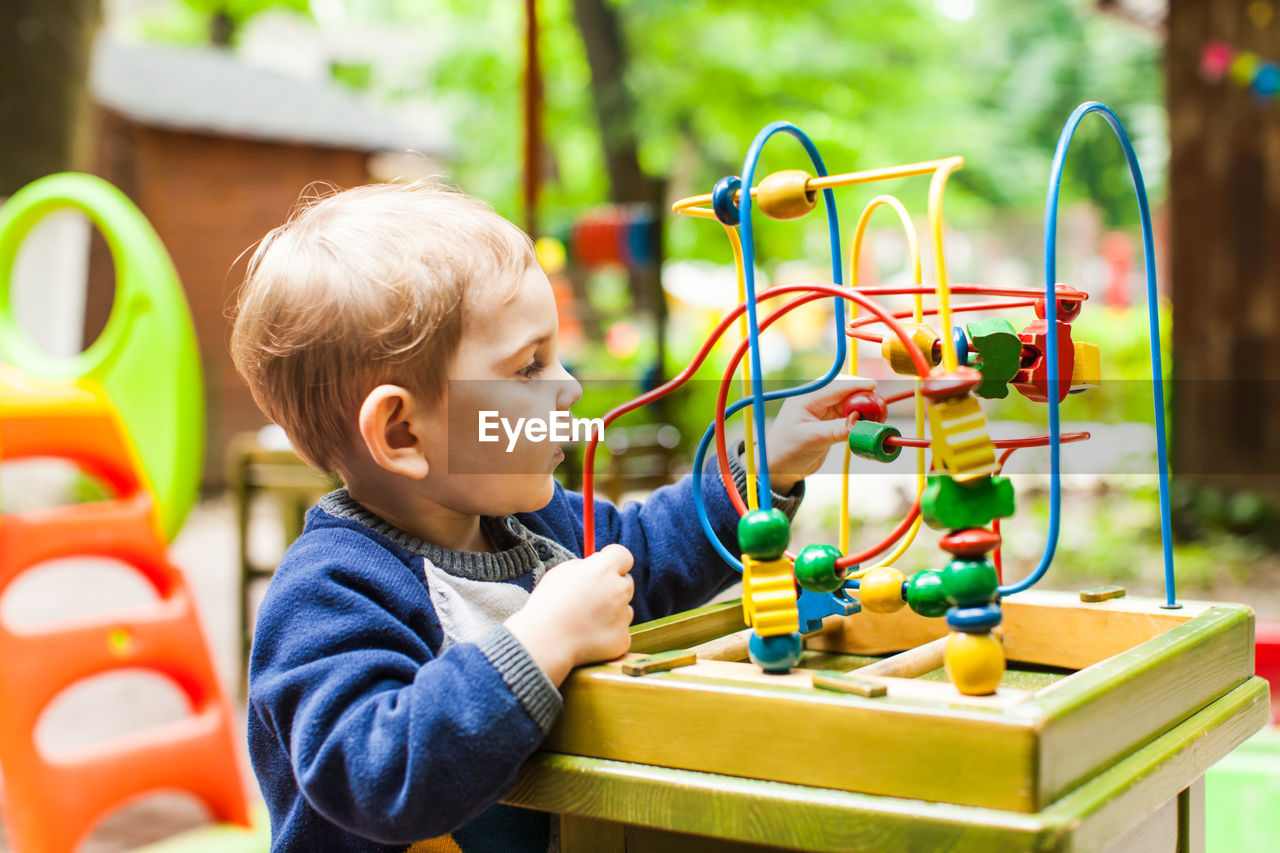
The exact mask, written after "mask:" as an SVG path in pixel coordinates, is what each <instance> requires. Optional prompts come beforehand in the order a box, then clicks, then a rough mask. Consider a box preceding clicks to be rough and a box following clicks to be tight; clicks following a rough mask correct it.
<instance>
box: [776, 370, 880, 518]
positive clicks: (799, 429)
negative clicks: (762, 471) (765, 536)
mask: <svg viewBox="0 0 1280 853" xmlns="http://www.w3.org/2000/svg"><path fill="white" fill-rule="evenodd" d="M875 387H876V382H875V380H874V379H863V378H862V377H861V376H837V377H836V378H835V379H834V380H832V382H831V384H830V385H828V386H826V387H825V388H821V389H819V390H817V391H814V392H812V393H810V394H805V395H803V396H801V397H788V398H787V399H786V400H784V401H783V403H782V409H781V410H779V412H778V416H777V417H776V418H774V419H773V423H772V424H770V425H769V428H768V431H767V432H766V435H765V438H766V439H767V440H768V446H769V482H770V485H771V486H772V488H773V490H774V491H776V492H778V493H779V494H784V495H785V494H786V493H787V492H789V491H791V489H792V488H793V487H794V486H795V484H796V483H798V482H800V481H801V480H803V479H804V478H805V477H807V476H809V475H810V474H812V473H813V472H814V471H817V470H818V468H819V467H820V466H821V465H822V461H823V460H824V459H826V458H827V453H828V452H829V451H830V450H831V445H833V444H836V443H837V442H841V441H847V440H848V438H849V424H848V422H847V421H846V419H845V417H844V415H843V414H841V411H840V406H841V404H842V403H843V402H844V400H845V398H846V397H848V396H849V395H850V394H852V393H853V392H855V391H871V390H874V389H875Z"/></svg>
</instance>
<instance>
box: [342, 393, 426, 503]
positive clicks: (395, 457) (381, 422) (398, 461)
mask: <svg viewBox="0 0 1280 853" xmlns="http://www.w3.org/2000/svg"><path fill="white" fill-rule="evenodd" d="M416 405H417V401H416V399H415V398H414V396H413V394H412V393H410V392H409V391H408V390H407V389H405V388H402V387H400V386H399V385H379V386H378V387H377V388H374V389H373V390H372V391H370V392H369V395H368V396H367V397H365V398H364V403H362V404H361V405H360V419H359V427H360V437H361V438H362V439H363V440H364V444H365V447H367V448H368V449H369V455H370V456H372V457H373V461H374V462H376V463H378V465H379V466H380V467H382V468H385V469H386V470H388V471H391V472H392V473H395V474H403V475H404V476H406V477H412V478H413V479H415V480H420V479H422V478H423V477H425V476H427V468H428V465H427V456H426V452H425V448H424V447H423V446H422V443H421V441H419V437H418V436H417V435H416V434H415V432H414V421H413V418H414V407H415V406H416Z"/></svg>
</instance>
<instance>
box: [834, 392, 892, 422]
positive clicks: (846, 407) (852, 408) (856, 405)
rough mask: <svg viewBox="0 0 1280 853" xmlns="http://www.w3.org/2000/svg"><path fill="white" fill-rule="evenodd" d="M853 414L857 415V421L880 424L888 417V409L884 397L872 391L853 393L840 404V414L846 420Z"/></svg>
mask: <svg viewBox="0 0 1280 853" xmlns="http://www.w3.org/2000/svg"><path fill="white" fill-rule="evenodd" d="M854 412H857V413H858V420H862V421H874V422H875V423H878V424H882V423H884V419H885V418H887V417H888V416H889V407H888V406H887V405H885V402H884V397H881V396H880V395H879V394H877V393H876V392H874V391H854V392H853V393H852V394H850V395H849V396H848V397H845V398H844V402H843V403H841V404H840V414H842V415H844V416H845V417H846V418H848V417H850V416H851V415H852V414H853V413H854Z"/></svg>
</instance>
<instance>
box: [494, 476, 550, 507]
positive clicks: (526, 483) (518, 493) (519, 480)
mask: <svg viewBox="0 0 1280 853" xmlns="http://www.w3.org/2000/svg"><path fill="white" fill-rule="evenodd" d="M511 480H512V482H511V483H510V484H509V488H506V489H504V493H503V495H502V498H501V501H500V502H501V504H502V507H501V509H500V510H498V511H496V512H491V513H485V514H486V515H515V514H516V513H521V512H537V511H538V510H540V509H542V508H543V507H545V506H546V505H547V504H549V503H551V498H552V497H554V496H555V493H556V478H555V477H553V476H551V475H550V474H521V475H513V476H512V478H511Z"/></svg>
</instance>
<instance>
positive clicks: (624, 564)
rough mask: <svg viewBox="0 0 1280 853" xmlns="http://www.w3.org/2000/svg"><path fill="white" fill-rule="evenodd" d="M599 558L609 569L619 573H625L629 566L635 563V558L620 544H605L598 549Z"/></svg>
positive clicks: (628, 570)
mask: <svg viewBox="0 0 1280 853" xmlns="http://www.w3.org/2000/svg"><path fill="white" fill-rule="evenodd" d="M600 559H601V560H604V561H605V562H606V563H607V564H608V565H609V567H610V568H611V569H613V570H614V571H616V572H617V573H618V574H620V575H625V574H627V573H628V572H630V571H631V566H632V565H633V564H634V563H635V561H636V558H635V557H634V556H632V554H631V552H630V551H628V550H627V549H626V548H624V547H623V546H621V545H617V544H614V545H606V546H604V547H603V548H601V549H600Z"/></svg>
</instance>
